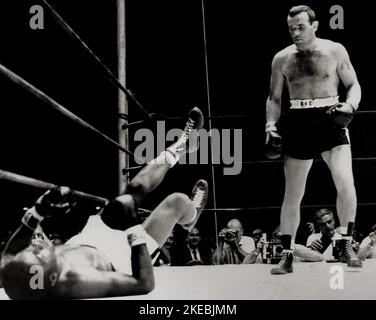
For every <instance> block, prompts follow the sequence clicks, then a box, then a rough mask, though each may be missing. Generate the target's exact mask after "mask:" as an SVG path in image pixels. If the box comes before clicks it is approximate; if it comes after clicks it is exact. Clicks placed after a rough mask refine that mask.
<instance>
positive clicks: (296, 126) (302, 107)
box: [284, 96, 350, 160]
mask: <svg viewBox="0 0 376 320" xmlns="http://www.w3.org/2000/svg"><path fill="white" fill-rule="evenodd" d="M290 102H291V107H290V109H289V110H288V112H287V115H286V123H285V134H284V152H285V154H286V155H287V156H290V157H292V158H296V159H300V160H308V159H313V158H316V157H318V156H319V155H320V154H321V153H322V152H324V151H330V150H331V149H333V148H334V147H336V146H339V145H346V144H350V138H349V133H348V129H347V128H339V127H338V126H336V125H335V123H334V121H333V117H332V116H331V115H330V114H327V111H328V109H329V108H330V107H331V106H333V105H335V104H338V103H339V101H338V96H337V97H330V98H324V99H314V100H298V99H296V100H291V101H290Z"/></svg>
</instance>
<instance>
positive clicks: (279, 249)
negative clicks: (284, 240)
mask: <svg viewBox="0 0 376 320" xmlns="http://www.w3.org/2000/svg"><path fill="white" fill-rule="evenodd" d="M282 251H283V248H282V247H280V246H277V247H276V248H275V252H276V253H282Z"/></svg>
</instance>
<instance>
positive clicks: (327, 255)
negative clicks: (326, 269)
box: [307, 231, 342, 260]
mask: <svg viewBox="0 0 376 320" xmlns="http://www.w3.org/2000/svg"><path fill="white" fill-rule="evenodd" d="M321 237H322V233H321V232H319V233H313V234H311V235H310V236H309V237H308V239H307V247H309V246H310V245H311V243H312V242H313V241H315V240H320V239H321ZM340 239H342V236H341V235H340V234H339V233H338V232H337V231H335V233H334V236H333V237H332V240H340ZM322 255H323V256H324V259H325V260H333V259H334V257H333V243H331V244H330V245H329V246H328V247H327V248H326V250H325V252H324V253H323V254H322Z"/></svg>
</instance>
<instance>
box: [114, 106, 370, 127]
mask: <svg viewBox="0 0 376 320" xmlns="http://www.w3.org/2000/svg"><path fill="white" fill-rule="evenodd" d="M359 114H360V115H369V114H376V110H364V111H356V112H355V113H354V116H356V115H359ZM150 116H151V117H152V118H153V120H155V121H158V120H169V121H177V120H184V119H185V118H184V117H172V116H171V117H170V116H166V115H164V114H162V113H151V114H150ZM119 117H120V118H122V119H125V120H127V119H128V118H127V115H124V114H119ZM261 117H265V116H264V115H260V114H257V113H247V114H228V115H214V116H213V115H211V116H204V119H205V120H222V119H244V118H261ZM146 121H148V120H139V121H135V122H132V123H128V124H124V125H123V126H122V129H127V128H128V127H130V126H132V125H137V124H142V123H144V122H146Z"/></svg>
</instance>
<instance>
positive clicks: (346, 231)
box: [339, 222, 354, 239]
mask: <svg viewBox="0 0 376 320" xmlns="http://www.w3.org/2000/svg"><path fill="white" fill-rule="evenodd" d="M339 233H340V234H341V235H342V238H343V239H352V235H353V233H354V222H349V223H348V225H347V227H342V226H341V227H339Z"/></svg>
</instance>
